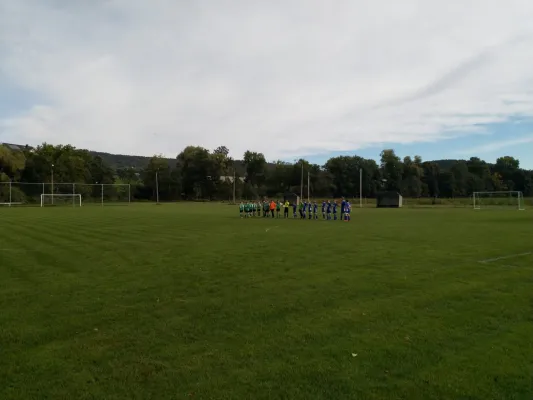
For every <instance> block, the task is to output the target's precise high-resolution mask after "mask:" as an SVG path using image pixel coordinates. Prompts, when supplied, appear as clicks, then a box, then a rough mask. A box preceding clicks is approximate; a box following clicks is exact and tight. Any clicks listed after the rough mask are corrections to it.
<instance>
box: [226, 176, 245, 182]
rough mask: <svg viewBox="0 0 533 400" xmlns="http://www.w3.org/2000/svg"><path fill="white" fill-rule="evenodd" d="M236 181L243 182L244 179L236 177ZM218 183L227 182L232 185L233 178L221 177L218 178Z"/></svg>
mask: <svg viewBox="0 0 533 400" xmlns="http://www.w3.org/2000/svg"><path fill="white" fill-rule="evenodd" d="M237 179H238V180H240V181H241V182H244V178H243V177H240V176H239V177H237ZM220 181H221V182H229V183H233V176H221V177H220Z"/></svg>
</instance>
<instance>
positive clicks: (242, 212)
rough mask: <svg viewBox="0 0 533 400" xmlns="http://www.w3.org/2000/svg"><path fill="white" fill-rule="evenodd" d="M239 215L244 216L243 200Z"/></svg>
mask: <svg viewBox="0 0 533 400" xmlns="http://www.w3.org/2000/svg"><path fill="white" fill-rule="evenodd" d="M239 215H240V217H241V218H242V217H244V203H243V202H242V201H241V204H239Z"/></svg>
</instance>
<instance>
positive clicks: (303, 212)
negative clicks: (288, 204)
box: [302, 201, 307, 219]
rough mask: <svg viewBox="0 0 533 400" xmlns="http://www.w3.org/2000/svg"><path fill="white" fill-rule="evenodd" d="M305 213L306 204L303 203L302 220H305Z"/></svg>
mask: <svg viewBox="0 0 533 400" xmlns="http://www.w3.org/2000/svg"><path fill="white" fill-rule="evenodd" d="M306 212H307V202H306V201H304V206H303V207H302V219H305V216H306V215H307V214H306Z"/></svg>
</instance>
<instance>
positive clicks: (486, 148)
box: [456, 134, 533, 155]
mask: <svg viewBox="0 0 533 400" xmlns="http://www.w3.org/2000/svg"><path fill="white" fill-rule="evenodd" d="M527 143H533V134H532V135H529V136H526V137H521V138H517V139H510V140H500V141H495V142H491V143H487V144H484V145H481V146H477V147H474V148H469V149H468V150H461V151H460V152H457V153H456V154H462V155H476V154H479V155H480V154H487V153H495V152H497V151H500V150H502V149H505V148H508V147H513V146H518V145H521V144H527Z"/></svg>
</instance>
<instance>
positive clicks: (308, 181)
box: [307, 172, 311, 203]
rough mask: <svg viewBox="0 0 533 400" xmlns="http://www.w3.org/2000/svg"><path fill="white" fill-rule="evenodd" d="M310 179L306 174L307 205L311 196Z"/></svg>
mask: <svg viewBox="0 0 533 400" xmlns="http://www.w3.org/2000/svg"><path fill="white" fill-rule="evenodd" d="M310 181H311V180H310V177H309V172H307V203H309V202H310V201H311V196H310V193H311V189H310V186H311V185H310V184H309V183H310Z"/></svg>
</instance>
